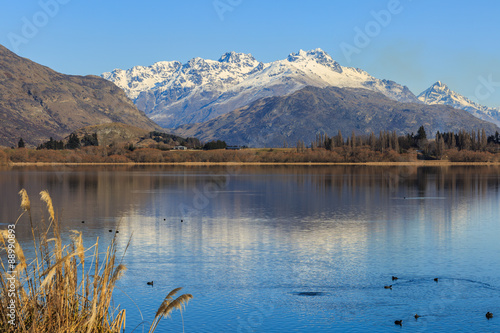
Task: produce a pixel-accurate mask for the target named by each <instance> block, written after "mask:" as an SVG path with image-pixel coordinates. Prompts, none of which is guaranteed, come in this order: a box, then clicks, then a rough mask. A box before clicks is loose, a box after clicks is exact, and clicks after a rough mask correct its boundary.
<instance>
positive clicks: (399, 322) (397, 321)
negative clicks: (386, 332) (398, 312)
mask: <svg viewBox="0 0 500 333" xmlns="http://www.w3.org/2000/svg"><path fill="white" fill-rule="evenodd" d="M394 324H395V325H399V326H403V319H401V320H396V321H394Z"/></svg>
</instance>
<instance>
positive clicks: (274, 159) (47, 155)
mask: <svg viewBox="0 0 500 333" xmlns="http://www.w3.org/2000/svg"><path fill="white" fill-rule="evenodd" d="M0 152H1V153H2V155H0V164H3V165H7V164H11V165H12V164H14V165H31V164H40V165H42V164H44V163H60V164H68V165H80V164H89V165H91V164H92V165H101V164H183V165H226V164H235V165H267V164H273V165H280V164H283V165H286V164H297V165H301V164H302V165H309V164H381V163H386V164H387V163H388V164H387V165H401V164H406V165H408V164H411V165H426V164H431V163H437V164H439V163H448V164H449V163H490V164H491V163H500V154H498V153H493V152H488V151H469V150H461V151H459V150H456V149H450V150H446V151H444V153H443V155H442V157H441V158H440V159H437V158H433V157H431V159H427V160H422V159H419V157H422V155H421V154H419V153H418V152H417V151H416V150H408V151H404V152H396V151H395V150H390V149H389V150H385V151H377V150H371V149H369V148H368V147H355V148H348V147H337V148H333V149H332V150H327V149H324V148H316V149H302V150H297V149H292V148H281V149H276V148H274V149H272V148H271V149H242V150H208V151H203V150H188V151H168V150H167V151H163V150H159V149H153V148H142V149H136V150H134V151H129V150H119V151H116V150H110V148H104V147H85V148H82V149H77V150H33V149H26V148H19V149H5V150H3V151H0ZM117 153H119V154H117Z"/></svg>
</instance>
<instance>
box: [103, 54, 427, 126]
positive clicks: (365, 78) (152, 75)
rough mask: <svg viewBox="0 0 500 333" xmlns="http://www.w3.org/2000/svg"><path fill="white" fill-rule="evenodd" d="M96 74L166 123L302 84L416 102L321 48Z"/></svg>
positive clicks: (210, 114) (202, 116) (202, 117)
mask: <svg viewBox="0 0 500 333" xmlns="http://www.w3.org/2000/svg"><path fill="white" fill-rule="evenodd" d="M102 77H103V78H105V79H108V80H110V81H112V82H114V83H115V84H116V85H118V86H119V87H121V88H123V89H124V90H125V92H126V93H127V95H128V96H129V97H130V98H131V99H132V100H133V101H134V103H135V104H136V105H137V106H138V108H139V109H140V110H143V111H144V112H145V113H146V114H147V115H148V116H149V117H150V118H151V119H153V120H154V121H155V122H157V123H158V124H160V125H162V126H164V127H170V128H173V127H178V126H179V125H182V124H189V123H196V122H202V121H206V120H209V119H212V118H214V117H216V116H219V115H221V114H225V113H227V112H230V111H232V110H234V109H236V108H239V107H242V106H245V105H248V104H249V103H251V102H253V101H255V100H257V99H259V98H262V97H270V96H283V95H288V94H290V93H293V92H295V91H297V90H299V89H301V88H303V87H305V86H316V87H326V86H336V87H350V88H365V89H369V90H373V91H377V92H380V93H382V94H384V95H386V96H388V97H389V98H391V99H394V100H398V101H401V102H416V103H418V102H419V101H418V99H417V98H416V97H415V95H413V93H412V92H411V91H410V90H409V89H408V88H407V87H405V86H402V85H399V84H397V83H396V82H393V81H388V80H380V79H377V78H374V77H372V76H371V75H369V74H368V73H366V72H364V71H362V70H360V69H357V68H350V67H343V66H341V65H340V64H339V63H337V62H336V61H335V60H333V59H332V57H330V55H328V54H327V53H326V52H324V51H323V50H321V49H316V50H312V51H303V50H300V51H299V52H298V53H292V54H290V55H289V56H288V57H287V58H286V59H284V60H278V61H274V62H271V63H262V62H259V61H257V60H256V59H255V58H254V57H253V56H252V55H250V54H244V53H236V52H228V53H226V54H224V55H222V56H221V58H220V59H219V60H218V61H215V60H206V59H202V58H194V59H191V60H189V61H188V62H187V63H186V64H181V63H180V62H178V61H171V62H167V61H163V62H158V63H155V64H153V65H151V66H148V67H144V66H136V67H133V68H131V69H129V70H121V69H115V70H114V71H112V72H110V73H103V74H102Z"/></svg>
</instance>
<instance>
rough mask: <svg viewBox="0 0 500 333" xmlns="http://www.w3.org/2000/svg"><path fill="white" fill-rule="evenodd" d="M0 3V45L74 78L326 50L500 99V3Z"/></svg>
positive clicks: (374, 70)
mask: <svg viewBox="0 0 500 333" xmlns="http://www.w3.org/2000/svg"><path fill="white" fill-rule="evenodd" d="M1 6H2V8H1V9H2V10H1V11H0V44H2V45H4V46H6V47H7V48H9V49H11V50H13V51H16V53H18V54H19V55H21V56H24V57H27V58H30V59H32V60H34V61H36V62H38V63H41V64H43V65H46V66H49V67H51V68H53V69H55V70H57V71H60V72H63V73H67V74H81V75H86V74H95V75H99V74H100V73H102V72H105V71H110V70H113V69H114V68H123V69H127V68H130V67H133V66H135V65H150V64H152V63H154V62H156V61H160V60H179V61H182V62H186V61H187V60H189V59H191V58H194V57H202V58H208V59H218V58H219V57H220V56H221V54H223V53H224V52H226V51H237V52H245V53H252V54H253V55H254V57H256V58H257V59H258V60H260V61H263V62H269V61H274V60H278V59H284V58H286V57H287V55H288V54H289V53H291V52H296V51H298V50H299V49H304V50H309V49H315V48H318V47H319V48H322V49H323V50H325V51H326V52H328V53H329V54H330V55H331V56H332V57H333V58H334V59H335V60H337V61H338V62H339V63H340V64H341V65H343V66H352V67H359V68H362V69H363V70H366V71H367V72H369V73H370V74H372V75H373V76H376V77H378V78H385V79H391V80H394V81H397V82H398V83H401V84H404V85H407V86H408V87H409V88H410V89H411V90H412V91H413V92H414V93H415V94H418V93H420V92H421V91H422V90H424V89H426V88H427V87H429V86H430V85H431V84H432V83H434V82H436V81H438V80H440V81H442V82H444V83H446V84H448V86H449V87H450V88H451V89H452V90H455V91H457V92H459V93H461V94H463V95H465V96H467V97H469V98H471V99H473V100H475V101H477V102H480V103H482V104H484V105H488V106H500V42H499V39H500V38H499V34H500V19H499V14H500V2H499V1H495V0H490V1H485V0H476V1H460V0H455V1H427V0H413V1H411V0H399V1H398V0H384V1H374V0H371V1H370V0H366V1H365V0H359V1H347V0H346V1H334V0H316V1H315V0H310V1H303V0H302V1H295V0H287V1H285V0H273V1H269V0H267V1H263V0H184V1H181V0H177V1H169V0H148V1H144V2H142V3H139V2H138V1H131V0H121V1H97V0H85V1H83V0H40V1H31V0H23V1H2V2H1ZM387 13H388V14H389V15H387ZM377 16H378V20H377ZM30 25H32V26H31V28H33V27H34V28H35V29H31V30H30ZM359 31H362V33H363V34H365V35H366V36H365V37H364V38H363V36H362V35H361V34H360V33H359ZM367 32H368V34H367ZM360 36H361V37H360Z"/></svg>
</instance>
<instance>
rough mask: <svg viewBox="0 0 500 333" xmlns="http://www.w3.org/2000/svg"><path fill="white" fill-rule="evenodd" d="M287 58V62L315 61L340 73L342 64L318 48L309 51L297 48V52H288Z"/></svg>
mask: <svg viewBox="0 0 500 333" xmlns="http://www.w3.org/2000/svg"><path fill="white" fill-rule="evenodd" d="M287 60H288V61H289V62H302V61H315V62H317V63H318V64H321V65H323V66H326V67H329V68H331V69H332V70H334V71H336V72H338V73H342V66H340V64H339V63H338V62H336V61H335V60H333V58H332V57H331V56H330V55H329V54H328V53H326V52H325V51H323V50H322V49H320V48H317V49H315V50H310V51H304V50H299V52H297V53H290V55H288V58H287Z"/></svg>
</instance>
